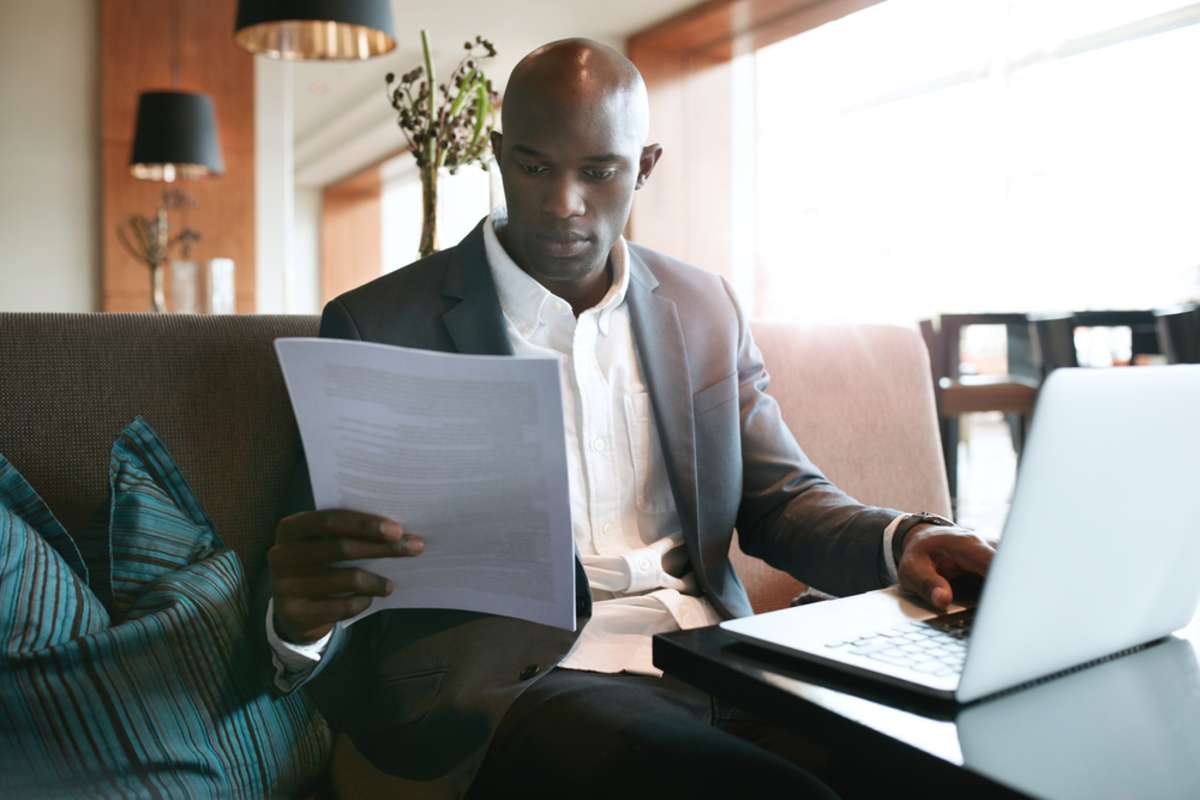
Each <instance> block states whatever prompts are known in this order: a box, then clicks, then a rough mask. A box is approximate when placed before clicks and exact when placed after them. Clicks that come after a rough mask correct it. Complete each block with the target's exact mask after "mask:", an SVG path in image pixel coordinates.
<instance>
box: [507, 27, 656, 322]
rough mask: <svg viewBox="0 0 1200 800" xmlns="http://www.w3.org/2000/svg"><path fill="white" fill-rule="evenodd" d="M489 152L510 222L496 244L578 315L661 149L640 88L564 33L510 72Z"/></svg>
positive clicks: (597, 292)
mask: <svg viewBox="0 0 1200 800" xmlns="http://www.w3.org/2000/svg"><path fill="white" fill-rule="evenodd" d="M501 113H502V119H501V129H502V131H494V132H493V133H492V151H493V153H494V154H495V156H496V163H497V164H498V165H499V167H500V177H501V178H502V179H503V181H504V197H505V203H506V205H507V206H508V221H507V223H506V224H504V225H503V226H502V227H499V228H498V229H497V235H498V236H499V237H500V241H501V243H502V244H503V245H504V248H505V249H506V250H507V251H508V254H509V255H510V256H512V258H513V260H514V261H516V262H517V264H518V265H520V267H521V268H522V269H524V270H525V271H526V272H527V273H529V275H531V276H532V277H533V278H534V279H535V280H537V281H539V282H540V283H542V285H544V286H545V287H546V288H548V289H549V290H550V291H551V292H554V293H555V294H558V295H559V296H560V297H563V298H565V299H566V300H567V301H568V302H570V304H571V306H572V308H574V309H576V311H577V313H578V312H579V310H580V309H586V308H590V307H591V305H590V304H592V303H595V302H597V301H599V299H600V297H601V296H602V295H603V294H604V292H605V290H606V289H607V287H608V285H609V281H610V272H609V270H608V258H609V254H610V253H611V251H612V248H613V246H614V245H615V244H616V242H617V240H618V239H619V238H620V237H621V232H622V230H624V228H625V223H626V221H628V219H629V211H630V209H631V208H632V206H633V193H634V192H635V191H636V190H637V189H639V188H641V186H642V184H644V183H645V181H646V179H647V178H648V177H649V175H650V172H651V170H653V169H654V165H655V163H657V161H658V157H659V156H660V155H661V154H662V148H661V147H659V146H658V145H656V144H647V143H646V136H647V132H648V130H649V123H650V114H649V111H648V103H647V99H646V85H645V84H644V83H643V82H642V76H641V74H640V73H639V72H638V71H637V67H635V66H634V65H633V64H632V63H630V61H629V59H627V58H625V56H623V55H621V54H620V53H618V52H617V51H616V50H613V49H612V48H611V47H606V46H605V45H602V44H600V43H598V42H592V41H588V40H587V39H564V40H562V41H559V42H551V43H550V44H548V45H545V46H544V47H539V48H538V49H537V50H534V51H533V52H532V53H530V54H529V55H527V56H525V58H523V59H521V62H520V63H519V64H517V66H516V68H515V69H513V72H512V75H511V76H510V77H509V79H508V86H507V88H506V89H505V92H504V109H503V111H502V112H501Z"/></svg>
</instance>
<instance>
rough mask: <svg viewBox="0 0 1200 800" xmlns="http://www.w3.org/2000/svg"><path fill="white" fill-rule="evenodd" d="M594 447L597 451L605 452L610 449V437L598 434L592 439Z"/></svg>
mask: <svg viewBox="0 0 1200 800" xmlns="http://www.w3.org/2000/svg"><path fill="white" fill-rule="evenodd" d="M592 449H593V450H595V451H596V452H597V453H603V452H604V451H605V450H607V449H608V439H605V438H604V437H602V436H597V437H596V438H595V439H592Z"/></svg>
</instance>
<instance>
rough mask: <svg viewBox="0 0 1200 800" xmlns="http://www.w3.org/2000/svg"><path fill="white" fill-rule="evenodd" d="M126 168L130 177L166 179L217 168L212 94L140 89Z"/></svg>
mask: <svg viewBox="0 0 1200 800" xmlns="http://www.w3.org/2000/svg"><path fill="white" fill-rule="evenodd" d="M129 168H130V171H132V172H133V176H134V177H135V178H142V179H144V180H152V181H167V182H168V183H170V182H171V181H174V180H175V179H176V178H201V177H204V176H206V175H220V174H221V173H223V172H224V171H225V161H224V159H222V158H221V144H220V140H219V139H218V138H217V119H216V114H215V113H214V111H213V101H212V98H211V97H209V96H208V95H206V94H194V93H192V92H176V91H170V92H165V91H158V92H142V93H141V95H140V96H139V97H138V110H137V129H136V131H135V133H134V135H133V155H132V156H131V157H130V159H129Z"/></svg>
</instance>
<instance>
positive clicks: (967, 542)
mask: <svg viewBox="0 0 1200 800" xmlns="http://www.w3.org/2000/svg"><path fill="white" fill-rule="evenodd" d="M943 549H944V553H945V555H948V556H949V557H950V558H952V559H953V560H954V562H955V563H956V564H957V565H958V566H959V567H960V568H962V569H964V570H967V571H969V572H974V573H975V574H976V575H986V574H987V571H988V568H989V567H991V565H992V558H993V557H994V556H995V555H996V548H995V547H994V546H992V545H991V544H989V543H988V542H986V541H984V540H983V539H980V538H978V537H976V536H955V537H953V538H952V539H947V541H946V542H945V544H944V545H943Z"/></svg>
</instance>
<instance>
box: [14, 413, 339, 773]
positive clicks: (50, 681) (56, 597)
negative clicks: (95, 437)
mask: <svg viewBox="0 0 1200 800" xmlns="http://www.w3.org/2000/svg"><path fill="white" fill-rule="evenodd" d="M110 487H111V489H112V496H111V497H110V499H109V508H108V514H107V517H108V520H109V525H108V530H107V534H108V535H107V542H103V541H101V545H102V546H99V547H97V546H95V545H96V542H97V540H95V539H91V540H89V544H90V545H91V547H90V548H85V550H88V551H89V552H90V553H91V558H90V559H85V558H84V557H83V556H82V555H81V553H80V551H79V549H78V548H76V547H75V546H74V543H73V542H72V541H71V538H70V536H69V535H67V533H66V531H64V530H63V529H62V526H61V525H59V524H58V522H57V521H56V520H55V519H54V516H53V514H52V513H51V512H50V510H49V509H48V508H47V507H46V505H45V503H44V502H43V501H42V500H41V498H40V497H39V496H38V495H37V493H36V492H35V491H34V490H33V488H32V487H31V486H29V484H28V483H27V482H25V480H24V479H23V478H22V477H21V476H20V474H19V473H18V472H17V471H16V469H14V468H13V467H12V465H11V464H9V463H8V462H7V461H6V460H4V459H3V457H2V456H0V645H2V646H3V652H2V653H0V775H2V776H3V777H2V778H0V785H3V786H4V788H5V789H6V790H8V791H9V792H13V793H15V795H16V796H18V797H26V796H47V797H49V796H53V797H62V796H95V795H98V794H102V795H105V796H109V795H117V796H135V797H163V796H166V797H179V796H183V797H212V796H221V797H226V796H234V797H261V796H266V795H272V794H278V795H283V796H291V795H295V794H297V793H298V792H300V791H301V790H302V789H303V788H304V787H306V786H307V785H309V784H310V783H311V781H312V780H313V779H314V778H315V777H316V776H317V775H319V774H320V773H321V772H322V771H323V770H324V767H325V764H326V760H327V757H328V755H329V750H330V734H329V729H328V727H327V726H326V724H325V722H324V720H323V719H322V718H321V717H320V715H319V714H318V713H317V711H316V710H315V708H314V707H313V706H312V704H311V703H310V702H309V701H308V700H307V698H306V697H305V696H304V694H303V693H301V692H297V693H293V694H290V695H288V696H286V697H277V696H275V695H273V694H271V693H268V692H267V691H265V687H264V686H263V685H262V682H261V679H260V677H259V675H260V674H261V672H260V665H259V663H258V661H259V660H260V659H261V658H262V657H263V655H262V653H261V652H260V649H259V647H258V646H257V645H256V644H255V637H253V636H252V635H251V633H250V631H251V629H250V627H249V626H250V625H251V624H253V623H252V622H250V621H249V619H248V611H247V587H246V581H245V578H244V576H243V573H242V566H241V562H240V560H239V559H238V557H237V555H236V554H235V553H234V552H233V551H232V550H229V549H227V548H224V547H223V545H222V543H221V540H220V538H219V537H218V536H217V534H216V532H215V531H214V530H213V526H212V523H211V522H210V521H209V519H208V516H207V515H206V514H205V513H204V510H203V509H202V508H201V507H200V505H199V503H198V502H197V501H196V499H195V496H194V495H193V493H192V492H191V490H190V489H189V488H188V485H187V482H186V481H185V480H184V478H183V476H182V474H181V473H180V472H179V468H178V467H177V466H176V465H175V462H174V460H173V459H172V458H171V456H170V454H169V453H168V452H167V450H166V448H165V447H163V445H162V443H161V442H160V441H159V439H158V437H157V436H156V435H155V434H154V431H153V430H152V429H151V428H150V426H149V425H148V424H146V422H145V421H144V420H143V419H141V418H140V417H139V418H137V419H135V420H134V422H133V423H131V424H130V425H129V426H128V427H127V428H126V429H125V430H124V431H122V432H121V435H120V436H119V437H118V438H117V441H116V442H115V443H114V445H113V450H112V460H111V462H110ZM93 533H96V532H93ZM100 533H103V532H100ZM105 551H107V552H108V553H109V554H110V556H111V559H110V563H109V564H108V565H107V566H108V568H109V576H107V577H106V578H105V582H106V583H107V584H108V585H109V588H110V589H111V598H112V603H111V606H112V607H111V608H110V609H108V610H107V611H106V609H105V608H104V606H103V605H102V603H101V602H100V600H99V599H98V598H97V593H94V592H93V591H92V590H91V589H90V588H89V586H88V585H87V582H88V580H89V578H90V577H92V576H93V575H94V574H97V573H103V572H104V570H103V569H94V568H89V566H88V563H87V562H88V561H91V563H92V565H93V567H95V566H97V565H99V564H98V562H99V561H102V560H103V558H102V554H103V553H104V552H105ZM97 554H100V555H97ZM100 566H102V565H100ZM99 594H101V595H103V594H105V592H104V591H101V592H99Z"/></svg>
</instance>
